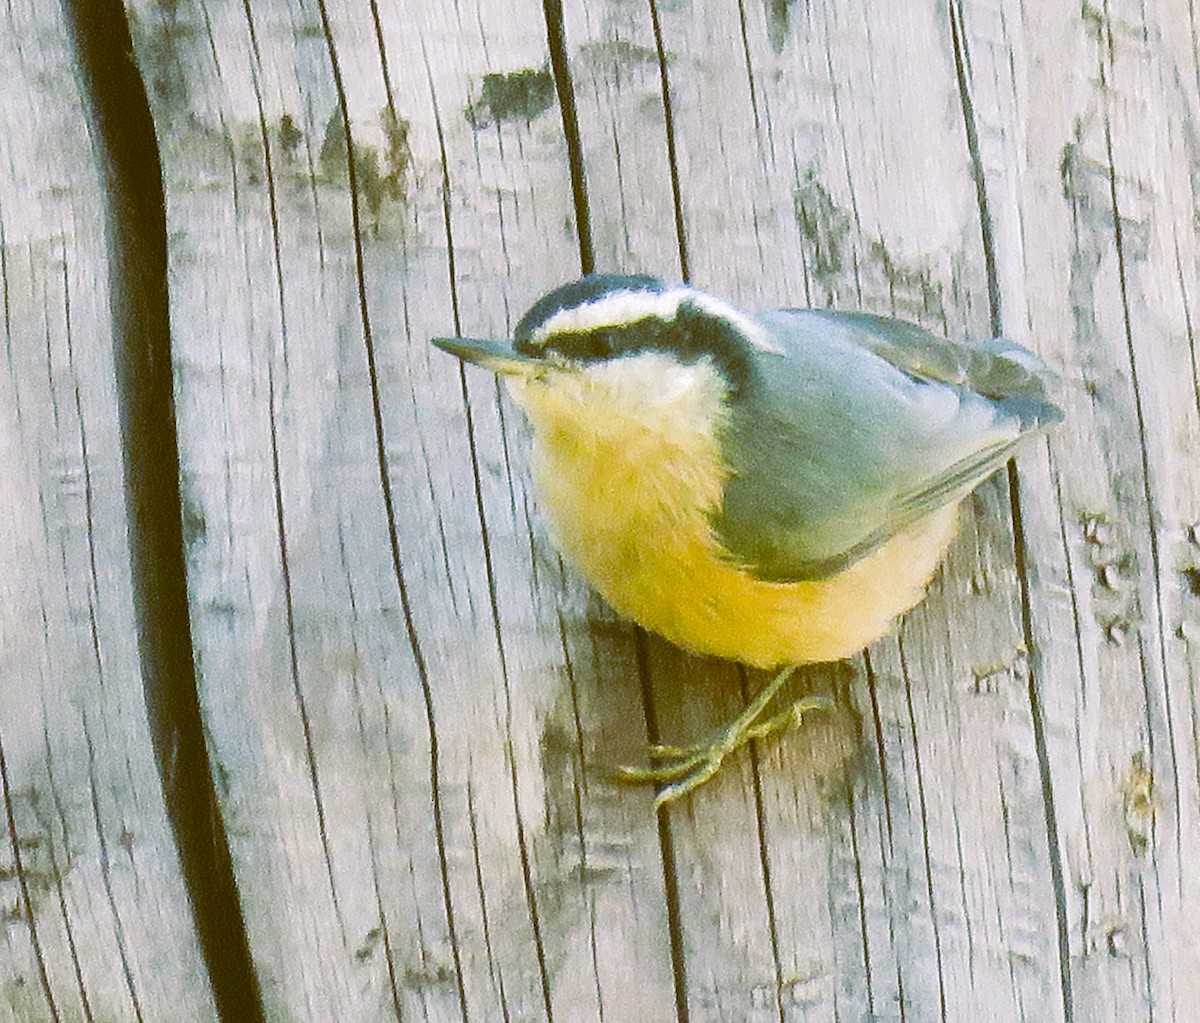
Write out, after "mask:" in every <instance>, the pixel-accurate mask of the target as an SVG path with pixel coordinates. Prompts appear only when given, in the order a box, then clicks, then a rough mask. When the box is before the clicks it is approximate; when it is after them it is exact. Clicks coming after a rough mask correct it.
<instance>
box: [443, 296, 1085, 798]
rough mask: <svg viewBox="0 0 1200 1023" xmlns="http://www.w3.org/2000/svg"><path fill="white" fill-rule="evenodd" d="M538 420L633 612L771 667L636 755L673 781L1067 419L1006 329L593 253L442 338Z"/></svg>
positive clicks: (598, 562)
mask: <svg viewBox="0 0 1200 1023" xmlns="http://www.w3.org/2000/svg"><path fill="white" fill-rule="evenodd" d="M432 340H433V344H435V345H436V346H438V347H439V348H441V349H443V350H444V351H446V352H448V353H450V354H451V355H454V356H457V357H458V358H459V359H461V360H463V361H464V362H465V363H472V364H475V365H478V366H480V367H482V368H483V369H485V370H488V371H490V372H492V373H495V374H497V375H498V376H499V377H500V378H502V379H503V380H504V382H505V383H506V385H507V390H508V391H509V393H510V394H511V396H512V398H513V400H514V401H515V403H516V404H517V405H518V406H519V407H520V409H521V410H522V411H523V413H524V415H525V416H526V418H527V419H528V421H529V423H530V424H531V427H532V429H531V433H532V458H531V462H532V476H533V481H534V490H535V493H536V494H537V498H538V503H539V506H540V508H541V509H542V511H543V513H544V515H545V517H546V518H547V520H548V524H549V534H550V538H551V540H552V542H553V543H554V545H555V546H556V547H557V548H558V550H559V551H560V552H561V553H562V555H563V556H564V558H565V560H566V561H567V563H569V564H570V565H572V566H574V568H575V569H577V570H578V571H579V572H580V573H581V574H582V575H583V576H584V578H585V579H586V580H587V581H588V582H589V583H590V584H591V585H592V586H593V587H594V588H595V589H596V590H597V591H598V592H599V593H600V595H601V596H602V597H603V598H604V599H605V600H606V601H607V602H608V603H609V604H610V605H611V606H612V607H613V608H614V609H615V610H616V611H617V612H619V613H620V614H621V615H623V616H625V617H627V618H630V619H632V620H633V621H634V622H636V623H638V624H639V625H641V626H643V627H644V628H646V629H648V630H649V631H651V632H655V633H657V634H659V635H661V636H663V637H665V638H666V639H668V640H670V641H671V642H672V643H674V644H676V645H678V646H680V647H682V648H684V649H686V650H689V651H692V652H695V653H698V654H707V655H715V656H717V657H721V658H726V659H728V660H732V661H736V662H740V663H742V664H745V665H748V666H751V667H754V668H761V669H770V670H773V671H774V672H776V674H775V675H774V676H773V678H772V679H771V680H770V681H769V682H768V683H767V684H766V685H765V686H764V687H763V689H762V690H761V691H760V692H759V693H758V694H757V696H756V697H755V698H754V699H753V700H751V701H750V703H749V704H748V705H747V707H746V708H745V709H744V710H743V711H742V713H740V714H739V715H738V716H737V717H736V718H735V719H734V720H732V721H730V722H729V723H728V724H727V725H726V726H725V727H723V728H722V729H721V730H719V731H718V732H717V733H716V735H715V736H714V737H712V738H711V739H710V740H708V741H706V742H702V743H700V744H697V745H695V746H686V747H671V746H655V747H651V750H650V754H651V760H652V766H650V767H630V768H624V769H623V771H622V775H623V776H624V777H626V778H628V779H630V780H634V781H642V782H653V783H655V784H656V785H657V786H658V792H657V796H656V800H657V802H658V804H659V805H662V804H665V803H668V802H671V801H673V800H676V799H679V798H681V797H682V796H684V795H687V794H688V793H690V792H692V791H693V790H694V789H695V788H696V787H697V786H699V785H700V784H702V783H703V782H705V781H707V780H708V779H709V778H711V777H712V776H713V775H714V774H715V773H716V771H717V770H718V769H719V767H720V766H721V764H722V762H724V761H725V759H726V758H727V757H728V756H729V755H730V754H731V753H732V752H734V751H735V750H737V749H738V748H740V747H741V746H743V745H744V744H745V743H746V742H748V741H749V740H750V739H751V738H754V737H761V736H765V735H767V734H770V733H772V732H775V731H778V730H780V729H781V728H783V727H785V726H786V725H788V724H789V723H790V722H793V721H797V720H799V719H800V718H802V717H803V716H804V715H805V714H807V713H809V712H813V711H819V710H822V709H828V708H829V707H831V703H830V701H828V700H826V699H822V698H819V697H812V696H810V697H807V698H804V699H800V700H796V701H795V702H794V703H793V704H792V705H791V706H789V707H787V708H786V709H785V710H784V711H782V712H779V713H774V714H768V713H767V712H768V710H769V709H770V707H771V706H772V705H773V703H774V702H777V701H776V698H777V696H778V695H779V694H780V692H781V691H782V690H783V687H784V685H785V683H786V682H787V680H788V678H789V677H790V676H791V675H792V674H793V672H794V670H795V668H796V667H797V666H799V665H802V664H809V663H814V662H825V661H837V660H842V659H845V658H848V657H851V656H853V655H855V654H856V653H858V652H859V651H861V650H862V649H864V648H865V647H867V646H869V645H870V644H871V643H873V642H874V641H876V640H877V639H879V638H880V637H882V636H884V635H886V634H888V633H889V632H890V631H891V630H892V629H893V628H894V625H895V623H896V621H897V619H898V618H899V617H900V616H901V615H902V614H903V613H904V612H906V611H908V610H909V609H911V608H912V607H913V606H915V605H916V604H917V603H919V602H920V601H921V600H922V599H923V597H924V594H925V591H926V588H927V585H928V583H929V581H930V579H931V578H932V577H933V575H934V573H935V571H936V569H937V567H938V565H939V563H940V562H941V560H942V557H943V555H944V554H945V552H946V550H947V549H948V547H949V546H950V544H951V542H952V540H953V538H954V536H955V533H956V531H957V528H958V522H959V514H960V512H959V506H960V504H961V502H962V501H963V499H964V498H965V497H966V496H967V495H968V494H969V493H970V492H971V491H972V490H974V489H975V487H977V486H978V485H979V484H980V483H981V482H983V480H985V479H986V478H987V477H988V476H990V475H991V474H992V473H993V472H995V471H996V470H998V469H1000V468H1001V467H1002V466H1004V465H1005V464H1006V463H1007V462H1008V461H1009V459H1011V458H1012V457H1013V455H1014V453H1015V452H1017V451H1018V450H1019V449H1020V448H1021V447H1023V446H1024V445H1026V444H1027V443H1028V442H1029V441H1030V439H1031V438H1034V437H1037V436H1039V435H1041V434H1043V433H1045V432H1046V431H1047V430H1048V429H1049V428H1050V427H1052V426H1054V425H1055V424H1056V423H1058V422H1059V421H1061V419H1062V418H1063V412H1062V409H1061V408H1060V406H1059V405H1058V404H1057V403H1056V401H1055V399H1054V398H1053V396H1052V395H1053V393H1054V391H1055V388H1056V385H1057V377H1056V375H1055V374H1054V373H1053V371H1052V370H1050V369H1049V368H1048V367H1047V366H1046V365H1045V364H1044V363H1043V362H1042V361H1041V360H1040V359H1039V358H1038V357H1037V356H1036V355H1034V354H1033V353H1032V352H1031V351H1029V350H1028V349H1026V348H1024V347H1022V346H1020V345H1018V344H1016V343H1014V342H1012V341H1009V340H1006V339H1004V338H1000V337H996V338H988V339H985V340H980V341H975V342H969V343H952V342H951V341H949V340H947V339H945V338H942V337H938V336H936V335H934V334H932V333H931V332H929V331H927V330H926V329H924V328H922V327H920V326H917V325H916V324H913V323H909V322H906V321H904V320H899V319H893V318H889V317H885V316H879V315H874V314H870V313H863V312H846V311H834V310H826V309H792V308H783V309H764V310H757V311H746V310H743V309H741V308H739V307H738V306H736V305H734V304H732V303H729V302H727V301H725V300H723V299H720V298H717V297H715V296H713V295H710V294H708V293H706V292H704V291H701V290H699V289H697V288H695V287H692V286H691V285H689V284H677V283H670V282H667V281H664V280H662V279H659V278H656V277H651V276H646V275H626V274H609V273H594V274H589V275H586V276H584V277H581V278H579V279H578V280H574V281H571V282H569V283H566V284H563V285H561V286H559V287H556V288H554V289H553V290H551V291H549V292H548V293H546V294H545V295H543V296H542V297H541V298H539V299H538V300H537V301H536V302H535V303H534V304H533V305H532V307H531V308H530V309H529V310H528V311H527V312H526V313H525V314H524V315H523V316H522V317H521V319H520V320H519V321H518V323H517V325H516V327H515V329H514V330H513V332H512V337H511V338H505V339H482V338H466V337H441V338H434V339H432Z"/></svg>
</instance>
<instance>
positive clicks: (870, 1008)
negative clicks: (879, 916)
mask: <svg viewBox="0 0 1200 1023" xmlns="http://www.w3.org/2000/svg"><path fill="white" fill-rule="evenodd" d="M848 809H849V811H850V850H851V853H852V854H853V856H854V889H855V892H856V893H857V894H858V932H859V935H860V937H861V939H862V955H863V985H864V986H865V988H866V991H867V1014H868V1017H869V1018H871V1019H874V1018H875V1016H876V1013H875V984H874V979H873V978H874V976H875V971H874V969H873V968H872V966H871V937H870V931H869V929H868V926H867V891H866V886H865V885H864V884H863V861H862V850H861V848H860V847H859V843H858V804H857V803H856V802H855V799H854V786H853V785H851V786H850V796H849V800H848Z"/></svg>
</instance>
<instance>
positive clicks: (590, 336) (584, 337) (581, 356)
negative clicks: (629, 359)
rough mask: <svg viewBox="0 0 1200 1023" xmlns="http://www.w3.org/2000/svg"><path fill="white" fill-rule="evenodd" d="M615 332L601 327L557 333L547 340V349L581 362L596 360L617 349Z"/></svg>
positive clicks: (607, 355)
mask: <svg viewBox="0 0 1200 1023" xmlns="http://www.w3.org/2000/svg"><path fill="white" fill-rule="evenodd" d="M615 342H616V336H615V332H614V331H611V330H606V329H604V328H600V329H597V330H582V331H578V332H574V333H569V334H555V335H554V337H552V338H550V340H549V341H547V342H546V350H547V351H551V352H558V353H559V354H560V355H564V356H566V357H567V358H568V359H575V360H577V361H579V362H596V361H599V360H601V359H607V358H609V357H610V356H611V355H612V354H613V352H614V351H616V343H615Z"/></svg>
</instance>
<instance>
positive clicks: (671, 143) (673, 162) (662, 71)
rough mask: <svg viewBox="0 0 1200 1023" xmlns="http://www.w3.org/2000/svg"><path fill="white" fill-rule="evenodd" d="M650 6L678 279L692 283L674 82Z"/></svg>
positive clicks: (654, 8)
mask: <svg viewBox="0 0 1200 1023" xmlns="http://www.w3.org/2000/svg"><path fill="white" fill-rule="evenodd" d="M649 3H650V24H651V25H652V27H653V28H654V48H655V50H656V51H657V53H658V80H659V86H660V88H661V90H662V105H663V122H664V125H665V130H666V134H667V166H668V167H669V168H670V170H671V198H672V200H673V201H674V204H675V238H676V241H677V242H678V245H679V276H680V277H681V278H682V279H683V280H684V281H690V280H691V279H692V272H691V267H690V266H689V261H688V242H687V225H686V223H685V222H684V218H683V193H682V191H681V190H680V184H679V154H678V152H677V151H676V143H675V116H674V113H673V112H672V109H671V80H670V77H669V76H668V74H667V51H666V48H665V47H664V46H663V34H662V22H661V21H660V20H659V17H658V4H657V3H656V2H655V0H649Z"/></svg>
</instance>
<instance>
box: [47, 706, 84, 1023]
mask: <svg viewBox="0 0 1200 1023" xmlns="http://www.w3.org/2000/svg"><path fill="white" fill-rule="evenodd" d="M49 719H50V714H49V710H48V708H47V707H46V694H45V693H44V692H43V693H42V743H43V750H44V752H45V757H46V759H45V764H46V781H47V783H48V785H49V788H50V802H51V804H52V805H53V807H54V816H55V817H56V818H57V821H56V823H57V826H58V830H59V836H58V841H59V842H61V843H62V846H63V850H64V852H65V853H66V854H67V856H69V855H70V837H69V830H68V826H67V810H66V807H65V806H64V805H63V798H62V792H61V791H60V790H59V787H58V779H57V778H56V777H55V774H54V757H53V755H52V753H51V746H52V743H51V741H50V728H49ZM35 812H37V814H38V822H39V824H40V825H41V827H42V829H43V831H44V832H45V833H46V835H47V839H46V851H47V853H48V854H49V856H50V869H51V870H52V871H53V872H54V891H55V894H56V895H57V897H58V912H59V916H60V917H61V918H62V924H63V934H64V935H65V936H66V939H67V949H68V950H69V952H70V957H71V972H72V974H73V976H74V977H75V989H76V991H77V992H78V994H79V1005H80V1008H82V1009H83V1018H84V1019H85V1020H86V1021H87V1023H95V1016H94V1014H93V1013H92V1003H91V998H90V997H89V996H88V989H87V984H86V982H85V981H84V979H83V964H82V963H81V962H80V960H79V946H78V944H77V942H76V940H75V928H74V927H73V926H72V925H71V913H70V910H69V909H68V905H67V893H66V887H65V886H64V885H63V870H62V867H61V866H60V865H59V859H58V853H56V852H55V851H54V850H55V847H56V846H57V845H58V842H56V841H55V839H54V837H53V836H52V835H51V827H52V824H51V822H49V821H47V820H45V819H44V818H43V817H42V815H41V808H40V807H39V806H36V804H35ZM47 816H48V815H47ZM56 1018H57V1017H56Z"/></svg>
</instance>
